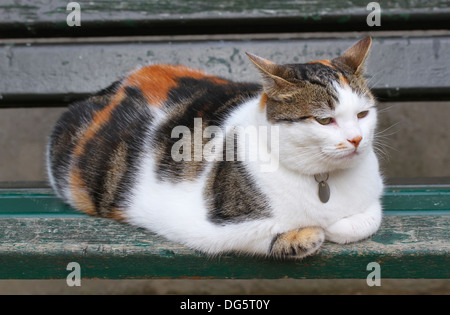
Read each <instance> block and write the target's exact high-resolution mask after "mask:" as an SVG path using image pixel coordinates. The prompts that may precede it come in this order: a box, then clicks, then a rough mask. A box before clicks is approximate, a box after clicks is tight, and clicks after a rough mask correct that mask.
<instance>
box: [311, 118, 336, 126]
mask: <svg viewBox="0 0 450 315" xmlns="http://www.w3.org/2000/svg"><path fill="white" fill-rule="evenodd" d="M315 119H316V121H317V122H318V123H319V124H321V125H329V124H330V123H331V122H332V121H333V118H331V117H326V118H319V117H315Z"/></svg>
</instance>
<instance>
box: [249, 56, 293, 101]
mask: <svg viewBox="0 0 450 315" xmlns="http://www.w3.org/2000/svg"><path fill="white" fill-rule="evenodd" d="M245 54H246V55H247V56H248V58H249V59H250V60H251V61H252V62H253V63H254V64H255V65H256V67H257V68H258V69H259V70H260V72H261V74H262V78H263V87H264V91H265V92H266V93H267V94H268V95H269V96H270V95H280V94H283V93H286V92H288V91H290V90H292V89H293V88H294V84H293V83H291V82H289V81H288V80H287V77H288V73H287V71H286V67H284V66H283V65H278V64H276V63H274V62H272V61H270V60H267V59H264V58H261V57H258V56H256V55H253V54H250V53H247V52H246V53H245Z"/></svg>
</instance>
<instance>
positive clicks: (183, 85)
mask: <svg viewBox="0 0 450 315" xmlns="http://www.w3.org/2000/svg"><path fill="white" fill-rule="evenodd" d="M260 91H261V86H260V85H258V84H251V83H234V82H231V81H230V82H229V83H228V84H217V83H214V82H212V81H210V80H207V79H193V78H181V79H179V81H178V86H177V87H176V88H174V89H172V90H171V91H170V93H169V99H168V100H167V106H170V112H171V114H170V117H168V119H167V120H166V122H165V123H164V124H162V125H161V126H160V127H159V128H158V130H157V131H156V133H155V135H154V139H153V143H154V146H155V148H156V150H157V151H158V160H157V162H156V173H157V177H158V178H159V179H160V180H162V181H172V182H177V181H180V180H184V179H193V178H196V177H197V176H198V175H199V174H200V173H201V172H202V171H203V170H204V167H205V165H206V164H205V162H204V161H194V159H193V156H192V160H191V161H178V162H177V161H174V160H173V158H172V156H171V150H172V147H173V145H174V144H175V143H176V142H177V141H179V140H180V139H178V138H171V132H172V130H173V128H175V127H176V126H186V127H187V128H189V130H190V131H191V134H192V135H193V132H194V118H202V123H203V128H206V127H207V126H211V125H214V126H219V127H220V126H222V125H223V122H224V120H225V119H226V118H227V117H228V115H229V113H230V112H232V111H233V110H234V109H236V108H237V107H238V106H239V105H241V104H242V103H244V102H245V101H246V100H248V99H250V98H252V97H255V96H257V95H258V94H259V92H260ZM191 140H192V142H193V136H192V137H191ZM203 140H204V142H203V144H204V143H205V142H206V141H208V140H209V139H203ZM192 147H193V143H192ZM191 152H192V154H193V152H194V150H193V149H192V150H191Z"/></svg>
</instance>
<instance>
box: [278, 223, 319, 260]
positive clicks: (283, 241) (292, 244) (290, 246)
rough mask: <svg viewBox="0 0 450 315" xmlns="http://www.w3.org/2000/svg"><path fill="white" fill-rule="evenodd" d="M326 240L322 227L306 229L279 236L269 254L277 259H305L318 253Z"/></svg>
mask: <svg viewBox="0 0 450 315" xmlns="http://www.w3.org/2000/svg"><path fill="white" fill-rule="evenodd" d="M324 240H325V233H324V231H323V229H322V228H320V227H315V226H313V227H305V228H301V229H298V230H292V231H289V232H285V233H281V234H278V235H277V236H275V237H274V239H273V240H272V245H271V247H270V250H269V254H270V255H272V256H275V257H292V258H303V257H306V256H310V255H312V254H314V253H315V252H317V251H318V250H319V248H320V246H321V245H322V243H323V241H324Z"/></svg>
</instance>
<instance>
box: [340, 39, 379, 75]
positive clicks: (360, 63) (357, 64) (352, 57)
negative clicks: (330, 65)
mask: <svg viewBox="0 0 450 315" xmlns="http://www.w3.org/2000/svg"><path fill="white" fill-rule="evenodd" d="M371 45H372V37H370V36H366V37H364V38H363V39H361V40H360V41H359V42H357V43H356V44H355V45H353V46H352V47H350V48H349V49H347V50H346V51H345V52H344V53H343V54H342V56H340V57H337V58H334V59H333V62H334V63H337V64H344V65H346V66H347V67H349V68H350V69H351V70H353V73H355V74H360V73H361V72H362V71H363V69H364V61H365V60H366V58H367V55H368V54H369V50H370V46H371Z"/></svg>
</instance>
